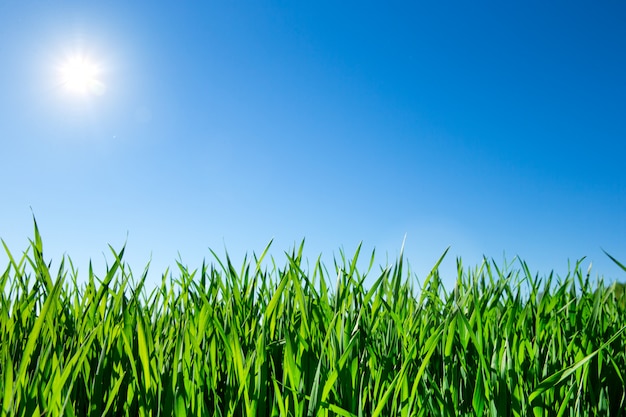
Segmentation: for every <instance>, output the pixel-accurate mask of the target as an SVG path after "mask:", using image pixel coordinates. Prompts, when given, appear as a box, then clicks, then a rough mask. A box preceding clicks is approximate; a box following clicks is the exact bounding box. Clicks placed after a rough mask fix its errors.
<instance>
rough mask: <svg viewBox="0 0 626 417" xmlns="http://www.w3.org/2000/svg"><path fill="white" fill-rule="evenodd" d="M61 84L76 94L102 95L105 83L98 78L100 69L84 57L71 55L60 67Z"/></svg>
mask: <svg viewBox="0 0 626 417" xmlns="http://www.w3.org/2000/svg"><path fill="white" fill-rule="evenodd" d="M60 72H61V85H63V86H64V87H65V88H66V89H67V90H69V91H71V92H73V93H78V94H83V95H84V94H89V93H92V94H97V95H102V94H103V93H104V91H105V90H106V88H105V85H104V84H103V83H102V82H101V81H100V80H99V79H98V75H99V74H100V69H99V67H98V65H96V64H94V63H93V62H92V61H90V60H89V59H88V58H86V57H81V56H73V57H70V58H68V59H67V60H66V62H65V63H64V64H63V65H62V66H61V68H60Z"/></svg>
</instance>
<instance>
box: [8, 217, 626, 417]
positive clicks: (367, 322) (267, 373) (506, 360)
mask: <svg viewBox="0 0 626 417" xmlns="http://www.w3.org/2000/svg"><path fill="white" fill-rule="evenodd" d="M4 247H5V251H6V253H7V255H8V258H9V264H8V265H7V266H6V267H5V268H4V269H3V272H2V275H1V276H0V296H1V305H0V340H1V341H2V343H1V344H0V384H1V385H0V404H1V405H2V409H3V413H2V415H19V416H29V417H30V416H34V415H37V416H39V415H45V416H60V415H65V416H87V415H89V416H103V415H108V416H117V415H120V416H137V415H138V416H157V415H160V416H171V415H175V416H187V415H189V416H245V415H247V416H257V415H258V416H305V415H306V416H318V415H321V416H420V415H425V416H430V415H449V416H456V415H467V416H470V415H494V416H495V415H497V416H508V415H512V416H528V415H535V416H552V415H581V416H587V415H623V414H624V412H623V411H622V410H623V409H624V408H625V406H626V398H625V393H626V389H625V386H626V383H625V377H626V371H625V370H626V334H625V333H624V325H625V324H626V308H625V303H624V294H623V287H622V286H620V285H619V284H613V285H610V286H606V285H604V284H603V282H602V281H601V280H600V281H599V282H596V281H593V282H592V280H591V279H590V277H589V275H588V274H587V273H583V271H582V270H581V265H580V263H577V264H576V265H575V266H574V267H573V268H572V270H571V271H570V272H569V274H568V275H567V276H566V277H564V278H561V279H557V278H556V277H554V276H552V275H548V276H546V277H544V278H543V279H540V278H539V277H538V276H532V275H531V273H530V271H529V269H528V268H527V266H526V265H525V264H524V263H523V262H520V264H519V267H518V268H517V269H513V268H512V267H510V266H506V267H498V266H497V265H496V264H495V263H493V262H491V261H488V260H485V261H484V262H483V264H482V265H479V266H477V267H475V268H469V269H466V268H463V267H462V265H461V262H460V261H458V276H457V279H456V286H455V288H454V289H453V290H451V291H446V289H445V288H444V286H443V285H442V280H441V277H440V275H439V272H438V265H439V262H441V260H440V261H439V262H438V263H437V264H436V265H435V266H434V268H433V270H432V272H431V273H430V274H429V275H428V276H427V277H426V278H425V279H424V281H423V282H422V283H421V284H420V283H418V281H417V280H416V278H415V276H413V275H412V274H411V273H410V272H409V271H407V268H406V265H405V264H404V261H403V259H402V257H400V259H399V260H398V261H397V262H395V263H394V264H392V265H389V266H386V267H375V266H374V265H375V262H374V257H373V254H372V256H371V257H370V258H369V261H370V262H369V269H368V270H367V271H359V270H358V269H357V267H356V265H357V259H358V258H359V256H360V253H359V252H360V251H359V250H357V251H356V253H355V254H354V256H353V257H352V258H351V259H350V258H347V257H345V256H343V254H342V255H341V256H340V257H339V258H338V259H337V260H336V262H335V264H334V265H333V267H332V268H331V270H330V271H329V270H328V269H327V268H326V267H325V266H324V265H323V264H321V263H320V262H319V261H318V262H316V263H315V264H314V265H313V267H312V268H311V269H308V268H305V266H304V265H306V263H305V262H304V261H303V247H302V246H300V247H297V248H294V250H293V251H291V253H289V254H287V255H286V256H285V259H284V260H283V261H282V262H279V261H277V260H275V259H266V258H265V255H266V252H267V250H266V252H264V253H263V254H261V255H260V256H258V257H257V256H253V257H252V258H251V259H247V260H246V261H244V263H243V265H241V266H240V267H236V266H235V265H233V264H232V263H231V261H230V259H229V258H228V257H227V256H226V257H224V258H223V259H220V258H219V257H217V256H215V257H214V259H213V261H212V262H211V263H209V264H203V265H201V266H199V268H198V269H197V270H193V271H192V270H189V269H187V268H186V267H184V266H183V265H180V264H179V265H178V270H176V271H172V272H166V273H164V274H163V278H162V282H161V283H160V285H159V286H157V287H156V288H155V289H153V290H151V291H148V290H147V289H146V288H145V280H146V276H147V271H143V273H142V274H141V275H137V276H135V275H133V273H132V272H131V271H130V269H129V268H128V267H127V265H125V264H124V262H123V254H124V250H123V249H122V250H121V251H115V250H113V249H111V250H112V257H113V259H114V261H113V262H112V264H111V266H110V267H109V268H108V269H107V270H106V271H104V274H103V275H101V276H99V275H97V274H96V272H95V271H92V270H89V271H88V272H87V274H86V276H81V277H79V276H78V274H77V272H76V271H75V269H74V268H73V266H72V264H71V261H70V260H69V258H68V259H64V260H61V262H60V266H59V267H58V268H55V269H54V270H52V269H51V267H50V264H49V263H47V262H46V261H45V259H44V257H43V246H42V240H41V237H40V236H39V232H38V231H37V228H36V226H35V235H34V239H33V241H32V244H31V246H30V248H29V250H28V251H27V252H26V253H25V254H24V255H23V256H20V257H14V256H13V254H12V253H11V251H10V250H9V248H7V247H6V245H4ZM214 255H215V254H214ZM366 282H367V283H368V285H367V286H366V284H365V283H366Z"/></svg>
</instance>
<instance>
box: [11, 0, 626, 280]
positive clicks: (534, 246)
mask: <svg viewBox="0 0 626 417" xmlns="http://www.w3.org/2000/svg"><path fill="white" fill-rule="evenodd" d="M624 21H626V3H624V2H622V1H607V2H602V3H598V2H571V1H568V2H565V1H558V2H557V1H555V2H547V3H546V2H539V1H524V2H518V4H511V2H478V3H477V2H447V1H437V2H435V1H428V2H397V1H390V2H385V4H380V2H362V1H359V2H353V1H346V2H330V1H318V2H290V1H280V2H222V1H216V2H187V3H186V4H183V3H181V2H172V1H168V2H147V1H143V2H142V1H133V2H128V1H107V2H85V1H76V2H70V1H55V2H39V1H37V2H35V1H19V2H17V1H2V2H0V56H1V57H2V58H0V59H1V60H2V65H1V66H0V91H2V94H0V144H1V145H2V146H1V151H0V152H1V153H2V157H1V159H2V164H1V165H0V173H1V175H2V178H3V187H2V190H3V191H2V194H1V195H0V199H1V204H0V237H2V239H4V241H5V242H6V243H7V244H8V245H9V247H10V248H11V250H12V251H13V252H15V253H20V252H21V251H22V250H23V249H25V248H26V247H27V245H28V238H32V226H33V225H32V213H31V207H32V210H33V212H34V214H35V216H36V218H37V221H38V223H39V226H40V229H41V232H42V234H43V238H44V247H45V256H46V257H47V258H49V259H52V260H53V264H54V265H58V261H59V260H60V257H61V255H62V254H63V253H66V254H68V255H70V257H71V258H72V259H73V260H74V262H75V264H76V265H77V266H78V267H79V270H80V271H82V273H85V272H86V265H87V262H88V260H89V259H90V258H91V259H92V260H93V261H94V265H95V267H96V273H98V271H101V272H100V273H101V274H102V273H103V272H102V271H103V265H104V261H103V256H104V255H103V253H105V254H106V253H108V247H107V244H111V245H112V246H113V247H115V248H121V246H122V245H123V244H124V242H127V243H126V244H127V253H126V256H127V257H126V260H127V261H128V262H129V264H130V266H131V268H132V269H133V270H134V271H135V273H139V272H141V270H142V269H143V267H144V266H145V264H146V263H147V262H148V260H149V259H150V258H152V267H151V271H152V272H151V279H152V280H156V279H158V278H159V277H160V274H161V273H162V272H163V271H164V270H165V268H166V267H167V266H168V265H172V264H174V262H175V260H177V259H179V256H180V258H182V260H183V263H186V264H188V265H189V266H190V267H191V268H196V267H199V266H200V264H201V262H202V259H203V258H207V259H210V258H211V255H210V252H209V250H208V248H212V249H214V250H215V251H216V252H217V253H220V254H221V253H223V251H224V247H226V248H227V249H228V251H229V253H230V254H231V255H232V256H233V258H234V259H235V261H236V262H237V261H238V260H240V259H241V258H242V256H243V254H244V253H246V252H247V253H252V252H253V251H254V252H257V253H259V252H261V251H262V250H263V248H264V247H265V245H266V244H267V243H268V242H269V241H270V239H272V238H273V239H274V243H273V246H272V247H273V254H275V256H276V257H277V258H278V259H279V260H280V261H281V262H280V263H281V264H282V258H281V254H282V252H283V251H286V250H289V249H290V248H292V247H293V245H294V244H298V243H299V242H300V241H301V240H302V239H303V238H305V239H306V243H305V254H306V256H307V257H308V258H309V259H310V260H314V259H315V258H316V257H317V256H318V255H319V254H322V255H323V256H324V257H325V259H327V260H330V259H332V255H333V254H338V251H339V249H340V248H343V249H344V250H345V251H346V252H347V253H348V254H350V253H352V252H353V251H354V249H355V248H356V246H357V245H358V243H359V242H361V241H362V242H363V247H364V250H365V251H366V252H370V251H371V250H372V249H373V248H376V251H377V260H378V263H379V264H385V263H386V262H387V256H388V259H389V260H390V261H393V260H394V259H395V257H396V256H397V254H398V252H399V249H400V247H401V244H402V241H403V238H404V236H405V234H406V246H405V253H406V255H407V259H408V261H409V263H410V264H411V266H412V269H413V270H414V271H415V273H416V274H417V276H418V277H419V278H424V275H425V273H426V272H427V271H428V270H429V269H430V268H431V267H432V265H433V264H434V263H435V262H436V260H437V259H438V257H439V255H440V254H441V253H442V252H443V251H444V250H445V248H446V247H447V246H451V250H450V253H449V255H448V258H447V260H446V262H445V263H444V268H443V272H444V279H445V280H446V281H447V282H452V279H453V278H452V271H453V270H454V262H455V258H456V257H458V256H460V257H462V258H463V261H464V264H465V265H468V266H471V265H475V264H477V263H478V262H480V260H481V258H482V256H483V255H486V256H487V257H489V258H494V259H495V260H496V261H497V262H502V260H503V259H504V258H505V257H506V259H507V260H510V259H512V258H513V257H514V256H516V255H517V256H519V257H521V258H522V259H524V260H526V261H527V262H528V264H529V266H530V268H531V270H533V271H534V272H539V273H540V275H544V274H546V273H548V272H549V271H550V270H555V271H556V272H557V273H559V274H564V273H565V272H566V271H567V265H568V260H569V261H570V262H572V263H573V262H575V261H576V260H577V259H580V258H581V257H583V256H586V257H587V258H586V260H585V261H584V263H583V265H584V267H585V268H586V267H587V266H588V265H589V262H593V269H592V274H593V276H596V275H598V274H599V275H603V276H605V277H606V278H607V279H615V278H617V279H620V280H624V279H625V278H626V275H625V273H624V272H623V271H621V270H619V269H618V268H617V267H616V266H615V265H613V264H612V262H611V261H610V260H609V259H608V258H607V257H606V256H605V255H604V254H603V253H602V250H601V248H603V249H605V250H607V251H608V252H609V253H611V254H612V255H614V256H615V257H617V258H618V259H621V260H623V261H626V239H625V237H626V233H625V232H626V170H625V169H624V166H625V164H624V158H625V156H626V123H625V120H626V119H625V118H624V116H625V114H626V99H625V97H626V54H625V51H626V25H624V24H623V22H624ZM76 55H78V56H82V57H85V59H88V60H90V61H91V62H92V63H93V64H94V65H97V66H98V69H99V73H98V75H97V78H98V81H99V82H100V83H101V84H102V85H103V86H104V87H105V89H104V92H102V91H101V92H100V94H90V93H87V94H78V93H76V92H72V91H70V90H68V89H67V88H65V86H64V85H61V81H60V75H59V67H61V66H63V65H64V64H65V63H66V62H67V60H68V59H69V58H70V57H72V56H76ZM3 256H4V255H0V260H4V262H3V263H4V264H6V257H3ZM107 259H109V261H110V260H111V257H110V256H108V255H107Z"/></svg>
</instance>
